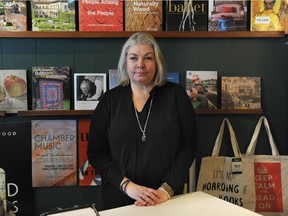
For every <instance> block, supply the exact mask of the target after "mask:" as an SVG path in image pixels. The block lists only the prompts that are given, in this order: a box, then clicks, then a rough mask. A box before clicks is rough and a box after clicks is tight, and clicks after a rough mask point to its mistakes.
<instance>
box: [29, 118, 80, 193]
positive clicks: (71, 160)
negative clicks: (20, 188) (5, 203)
mask: <svg viewBox="0 0 288 216" xmlns="http://www.w3.org/2000/svg"><path fill="white" fill-rule="evenodd" d="M31 150H32V187H52V186H76V185H77V132H76V120H32V121H31Z"/></svg>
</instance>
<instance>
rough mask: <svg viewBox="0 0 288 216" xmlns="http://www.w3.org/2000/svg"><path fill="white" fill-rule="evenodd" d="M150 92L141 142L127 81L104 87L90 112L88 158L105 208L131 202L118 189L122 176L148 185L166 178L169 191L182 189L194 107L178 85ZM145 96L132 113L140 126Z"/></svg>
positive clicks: (190, 155)
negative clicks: (98, 177)
mask: <svg viewBox="0 0 288 216" xmlns="http://www.w3.org/2000/svg"><path fill="white" fill-rule="evenodd" d="M152 91H154V99H153V104H152V108H151V113H150V117H149V121H148V124H147V129H146V136H147V139H146V141H145V142H143V141H142V140H141V138H142V132H141V130H140V128H139V126H138V123H137V119H136V115H135V111H134V105H133V101H132V90H131V86H130V85H129V86H126V87H122V86H118V87H116V88H114V89H111V90H109V91H107V92H106V93H105V94H104V95H103V98H102V99H101V100H100V102H99V104H98V105H97V107H96V109H95V111H94V113H93V116H92V119H91V126H90V132H89V143H88V160H89V162H90V164H91V165H92V166H93V167H94V168H95V169H96V170H97V171H98V172H99V173H100V175H101V178H102V189H103V202H104V207H105V208H114V207H118V206H123V205H127V204H132V203H133V202H134V201H133V200H132V199H130V198H128V196H127V195H125V194H123V193H122V192H121V191H120V189H119V188H120V183H121V181H122V179H123V177H124V176H126V177H128V178H130V179H131V180H132V181H133V182H135V183H137V184H139V185H143V186H147V187H151V188H154V189H157V188H159V187H160V186H161V184H162V183H163V182H167V183H168V184H169V185H170V186H171V187H172V189H173V190H174V192H175V194H180V193H182V192H183V186H184V183H185V182H187V176H188V174H189V172H188V171H189V168H190V166H191V164H192V162H193V160H194V158H195V155H196V147H197V134H196V119H195V113H194V109H193V106H192V104H191V101H190V100H189V97H188V95H187V93H186V91H185V89H184V88H183V87H182V86H181V85H179V84H174V83H171V82H167V83H166V84H165V85H164V86H162V87H155V88H154V89H153V90H152ZM151 95H152V94H151V93H150V98H149V99H148V100H147V102H146V104H145V106H144V108H143V110H142V112H140V113H138V114H139V119H140V122H141V125H142V128H144V123H145V120H146V117H147V113H148V110H149V106H150V101H151Z"/></svg>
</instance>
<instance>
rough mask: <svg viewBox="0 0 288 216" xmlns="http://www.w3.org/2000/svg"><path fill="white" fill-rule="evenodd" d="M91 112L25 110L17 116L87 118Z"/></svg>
mask: <svg viewBox="0 0 288 216" xmlns="http://www.w3.org/2000/svg"><path fill="white" fill-rule="evenodd" d="M92 113H93V110H27V111H18V116H89V115H92Z"/></svg>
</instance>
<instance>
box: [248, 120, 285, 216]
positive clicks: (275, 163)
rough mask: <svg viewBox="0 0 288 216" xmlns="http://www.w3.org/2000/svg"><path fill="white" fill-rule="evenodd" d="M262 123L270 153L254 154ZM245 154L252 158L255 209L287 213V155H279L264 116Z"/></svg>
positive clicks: (270, 212)
mask: <svg viewBox="0 0 288 216" xmlns="http://www.w3.org/2000/svg"><path fill="white" fill-rule="evenodd" d="M263 124H264V126H265V129H266V133H267V135H268V139H269V143H270V147H271V154H272V155H255V149H256V145H258V146H259V145H261V143H257V140H258V137H259V132H260V129H261V126H262V125H263ZM246 155H247V156H250V157H251V158H254V173H255V190H256V209H255V211H256V212H258V213H260V214H262V215H270V216H272V215H273V216H279V215H281V216H282V215H288V156H284V155H279V152H278V149H277V147H276V144H275V141H274V139H273V136H272V134H271V130H270V126H269V123H268V120H267V119H266V117H264V116H262V117H261V118H260V119H259V121H258V123H257V125H256V127H255V130H254V133H253V136H252V138H251V141H250V144H249V146H248V148H247V150H246Z"/></svg>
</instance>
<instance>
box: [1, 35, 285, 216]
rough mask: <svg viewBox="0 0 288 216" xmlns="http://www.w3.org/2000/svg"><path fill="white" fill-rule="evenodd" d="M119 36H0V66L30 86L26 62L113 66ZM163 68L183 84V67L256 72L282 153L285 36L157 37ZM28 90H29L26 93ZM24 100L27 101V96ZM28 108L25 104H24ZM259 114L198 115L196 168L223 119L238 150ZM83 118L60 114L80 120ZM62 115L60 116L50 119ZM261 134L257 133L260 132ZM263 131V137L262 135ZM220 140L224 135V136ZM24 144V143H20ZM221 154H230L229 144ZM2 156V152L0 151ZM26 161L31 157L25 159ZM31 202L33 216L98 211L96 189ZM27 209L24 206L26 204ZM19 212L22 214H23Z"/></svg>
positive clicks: (40, 194)
mask: <svg viewBox="0 0 288 216" xmlns="http://www.w3.org/2000/svg"><path fill="white" fill-rule="evenodd" d="M125 40H126V39H125V38H119V39H111V38H109V39H105V38H97V39H91V38H89V39H57V38H56V39H55V38H47V39H39V38H37V39H32V38H31V39H30V38H23V39H21V38H1V39H0V45H1V46H0V68H1V69H23V68H24V69H27V70H28V85H29V83H30V84H31V76H29V74H30V73H31V68H32V66H70V67H71V69H72V72H73V73H81V72H101V73H102V72H105V73H108V69H111V68H116V67H117V62H118V57H119V54H120V49H121V47H122V44H123V42H124V41H125ZM157 41H158V42H159V44H160V46H161V48H162V51H163V53H164V56H165V58H166V62H167V66H168V70H169V71H179V72H180V73H181V84H182V85H183V86H184V84H185V71H186V70H217V71H218V75H219V78H220V77H221V76H260V77H261V79H262V80H261V82H262V107H263V110H264V115H265V116H266V117H267V118H268V120H269V122H270V127H271V130H272V133H273V135H274V138H275V141H276V143H277V145H278V148H279V151H280V153H281V154H288V145H287V143H288V139H287V138H288V137H287V134H288V133H287V131H288V128H287V114H288V113H287V110H288V107H287V99H288V97H287V82H288V77H287V74H288V46H285V42H286V41H288V38H287V37H285V38H179V39H176V38H174V39H169V38H157ZM28 93H29V92H28ZM28 96H29V98H28V101H29V102H30V101H31V95H29V94H28ZM29 108H31V105H30V104H29ZM260 116H261V115H198V116H197V120H198V135H199V148H198V156H197V162H198V163H197V166H196V168H197V171H198V170H199V162H200V160H201V157H203V156H207V155H210V154H211V151H212V148H213V145H214V141H215V139H216V136H217V133H218V130H219V126H220V123H221V121H222V119H223V118H224V117H228V118H229V119H230V122H231V124H232V126H233V127H234V130H235V133H236V136H237V138H238V142H239V145H240V149H241V150H242V152H245V149H246V147H247V145H248V143H249V139H250V138H251V136H252V133H253V130H254V127H255V125H256V123H257V121H258V119H259V117H260ZM85 117H87V116H72V117H66V116H65V117H63V119H69V118H72V119H75V118H76V119H80V118H85ZM40 118H41V119H51V118H54V117H19V116H17V115H7V116H5V117H0V122H14V121H15V123H16V122H17V121H29V120H31V119H40ZM57 118H62V117H55V119H57ZM262 132H263V131H262ZM262 135H263V136H262ZM224 141H225V142H226V141H227V139H225V140H224ZM260 142H261V143H262V142H263V147H261V149H257V151H258V152H260V153H270V151H269V147H268V143H267V141H266V135H265V133H262V134H261V137H260V138H259V143H260ZM24 144H25V145H27V148H30V143H24ZM222 153H223V154H231V149H230V148H229V147H226V148H225V147H224V148H223V152H222ZM0 156H1V157H5V155H1V153H0ZM27 160H31V158H27ZM33 191H34V200H33V201H31V205H32V206H36V207H35V208H36V209H35V214H36V215H37V214H38V215H39V213H41V212H45V211H48V210H49V209H52V208H54V207H62V208H63V207H71V206H73V205H74V204H86V203H92V202H95V203H96V207H97V208H98V209H99V210H101V209H102V204H101V196H100V188H99V187H57V188H37V189H34V190H33ZM27 208H29V206H27ZM23 216H25V215H23Z"/></svg>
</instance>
